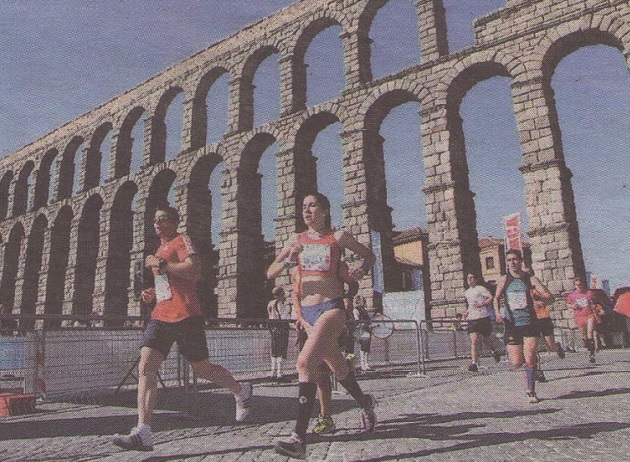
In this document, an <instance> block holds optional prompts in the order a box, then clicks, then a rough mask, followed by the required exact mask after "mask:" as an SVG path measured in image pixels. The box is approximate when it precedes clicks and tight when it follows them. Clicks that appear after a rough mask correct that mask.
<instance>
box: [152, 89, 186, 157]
mask: <svg viewBox="0 0 630 462" xmlns="http://www.w3.org/2000/svg"><path fill="white" fill-rule="evenodd" d="M182 93H184V90H183V89H182V87H179V86H171V87H169V88H168V89H166V91H164V93H163V94H162V96H161V97H160V100H159V101H158V104H157V106H156V107H155V110H154V112H153V114H152V116H151V140H150V153H149V154H150V161H149V165H155V164H159V163H160V162H164V161H165V159H166V136H167V126H166V113H167V111H168V109H169V106H170V105H171V103H172V102H173V100H174V99H175V98H176V97H177V96H179V95H180V94H182ZM182 117H183V114H182ZM180 138H181V134H180Z"/></svg>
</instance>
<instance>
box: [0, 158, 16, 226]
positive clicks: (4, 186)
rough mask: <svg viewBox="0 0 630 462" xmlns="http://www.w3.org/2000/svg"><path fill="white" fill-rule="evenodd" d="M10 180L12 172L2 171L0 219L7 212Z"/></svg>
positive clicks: (5, 215)
mask: <svg viewBox="0 0 630 462" xmlns="http://www.w3.org/2000/svg"><path fill="white" fill-rule="evenodd" d="M12 181H13V172H12V171H11V170H8V171H6V172H4V175H2V180H0V219H5V218H7V214H8V212H9V193H10V190H11V182H12Z"/></svg>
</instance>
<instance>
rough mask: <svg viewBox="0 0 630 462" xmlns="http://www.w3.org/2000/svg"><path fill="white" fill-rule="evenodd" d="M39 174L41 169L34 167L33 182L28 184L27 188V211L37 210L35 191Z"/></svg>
mask: <svg viewBox="0 0 630 462" xmlns="http://www.w3.org/2000/svg"><path fill="white" fill-rule="evenodd" d="M38 174H39V170H36V169H33V171H32V172H31V182H30V184H29V185H28V190H27V193H26V194H27V198H28V200H27V201H26V212H27V213H28V212H31V211H33V210H35V192H36V191H37V176H38Z"/></svg>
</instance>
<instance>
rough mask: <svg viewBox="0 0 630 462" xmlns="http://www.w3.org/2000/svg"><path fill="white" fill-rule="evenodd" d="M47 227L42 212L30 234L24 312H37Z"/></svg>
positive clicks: (25, 277) (26, 263)
mask: <svg viewBox="0 0 630 462" xmlns="http://www.w3.org/2000/svg"><path fill="white" fill-rule="evenodd" d="M47 227H48V220H47V219H46V216H45V215H43V214H40V215H38V216H37V218H35V221H34V222H33V224H32V226H31V230H30V232H29V234H28V243H27V247H26V260H25V262H24V284H23V285H22V307H21V310H20V312H21V313H24V314H35V310H36V306H37V296H38V285H39V273H40V271H41V267H42V256H43V250H44V237H45V234H46V228H47ZM28 325H29V326H33V325H34V321H29V322H28Z"/></svg>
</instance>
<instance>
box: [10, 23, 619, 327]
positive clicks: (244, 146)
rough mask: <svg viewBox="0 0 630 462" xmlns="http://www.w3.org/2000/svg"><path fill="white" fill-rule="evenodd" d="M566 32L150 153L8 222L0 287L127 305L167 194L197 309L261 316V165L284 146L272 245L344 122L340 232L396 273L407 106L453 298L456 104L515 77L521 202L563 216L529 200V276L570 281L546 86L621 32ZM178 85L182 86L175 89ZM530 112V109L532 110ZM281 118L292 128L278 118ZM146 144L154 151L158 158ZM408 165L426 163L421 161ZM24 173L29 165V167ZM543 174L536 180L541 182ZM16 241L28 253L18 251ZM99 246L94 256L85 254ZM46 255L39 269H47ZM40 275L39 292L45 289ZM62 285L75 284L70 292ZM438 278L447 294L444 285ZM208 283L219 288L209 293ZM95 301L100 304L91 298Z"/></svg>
mask: <svg viewBox="0 0 630 462" xmlns="http://www.w3.org/2000/svg"><path fill="white" fill-rule="evenodd" d="M593 22H594V23H595V22H596V21H595V20H593ZM609 24H610V22H609ZM571 27H573V29H572V28H571ZM571 27H568V28H564V29H565V30H566V29H569V30H568V32H564V34H565V35H564V36H563V37H560V38H556V39H555V40H551V39H550V40H547V41H545V40H542V41H540V40H539V41H537V43H536V44H535V45H532V46H533V47H534V48H535V51H536V53H533V54H532V56H535V57H536V59H537V60H536V59H533V58H524V57H522V56H520V55H514V54H511V53H510V50H509V49H505V50H501V51H496V50H479V51H475V52H472V53H470V54H468V55H466V56H464V57H462V58H458V59H456V60H454V61H453V62H450V63H447V64H444V65H443V66H437V67H436V68H435V69H430V70H427V71H423V70H419V71H418V72H409V73H407V74H405V75H402V76H397V77H394V78H392V79H391V80H389V81H385V82H383V83H381V84H379V85H375V86H373V87H371V88H367V89H365V90H363V91H362V92H360V93H358V94H355V95H348V96H347V97H346V99H339V100H335V101H332V102H328V103H324V104H321V105H318V106H315V107H310V108H307V109H306V110H304V111H302V112H300V113H297V114H294V115H293V116H292V118H291V119H285V121H284V123H277V124H276V123H274V124H269V125H265V126H262V127H257V128H255V129H251V130H250V129H248V130H247V131H246V132H243V133H240V134H234V135H233V136H231V137H229V139H227V140H226V141H225V143H219V144H217V145H216V146H210V147H206V149H198V150H191V151H187V152H186V153H185V155H180V156H179V157H178V158H177V159H175V160H174V161H173V162H168V163H164V160H165V159H164V158H162V157H158V158H155V159H153V161H151V162H149V165H150V166H151V167H154V168H150V169H148V168H147V169H145V170H143V171H141V172H139V174H137V175H135V176H133V175H131V176H128V175H125V176H123V177H121V178H114V180H116V181H112V182H110V183H109V184H107V185H104V186H100V187H99V188H98V191H99V192H98V193H94V194H91V193H90V194H87V193H86V194H84V197H85V206H84V207H83V208H82V210H81V212H80V213H79V212H76V214H75V212H74V211H73V210H72V208H71V207H70V206H69V205H62V206H61V208H59V209H56V210H58V212H57V216H56V218H55V219H54V220H53V219H49V218H47V215H46V214H43V215H37V216H36V217H34V218H33V217H32V216H31V217H29V219H33V224H32V226H30V228H29V229H30V231H29V232H28V238H25V235H26V233H25V229H24V225H22V224H21V223H20V222H17V223H15V224H13V223H12V228H11V229H10V230H7V234H8V236H9V237H8V239H7V244H6V245H5V260H4V267H3V274H2V282H1V286H0V292H2V294H3V297H4V300H5V301H6V302H7V303H8V304H9V305H11V306H13V305H14V303H16V294H18V295H19V294H22V295H20V297H21V299H20V300H19V301H20V305H21V306H22V309H24V310H32V309H33V308H34V305H33V303H34V302H33V297H32V295H29V294H27V291H26V289H29V290H30V289H31V288H32V287H35V281H37V282H38V283H39V287H40V293H41V287H43V286H46V293H45V296H40V297H39V298H38V299H37V300H36V302H35V303H36V304H39V305H43V306H44V311H48V310H51V312H54V310H56V309H57V308H56V307H57V305H55V303H61V304H62V305H63V307H64V308H63V310H65V311H66V312H69V311H70V310H69V309H68V307H70V308H71V310H72V311H74V310H75V309H76V310H78V309H79V307H85V306H88V307H91V306H93V301H92V300H93V299H94V300H97V302H98V303H101V302H100V301H99V300H101V299H102V300H103V301H102V304H103V306H104V310H105V313H106V314H115V313H118V312H121V313H122V312H124V311H125V309H127V310H129V306H130V303H131V300H132V297H131V293H130V290H129V288H130V281H131V276H132V271H131V268H132V266H133V261H134V259H137V258H140V257H141V256H142V255H143V254H145V253H146V252H150V251H152V250H154V249H155V247H157V242H156V240H155V236H154V235H153V233H152V227H151V217H152V215H153V212H154V211H155V208H156V207H157V206H158V204H160V203H163V202H165V201H167V200H169V197H172V199H171V200H172V201H174V202H175V203H176V204H177V205H178V207H179V208H180V210H183V212H184V213H183V216H184V217H185V229H186V231H187V232H188V233H189V234H190V235H191V237H193V239H194V240H195V241H196V242H197V243H198V245H199V247H200V252H201V253H202V256H203V261H204V265H206V268H207V270H208V271H207V272H206V274H208V277H209V279H210V280H209V283H207V284H205V285H204V288H205V289H206V290H208V289H212V290H211V291H210V292H212V293H208V294H207V297H206V298H205V300H208V307H207V309H208V310H210V311H212V310H216V306H217V304H220V305H221V306H222V307H223V306H225V307H227V308H229V309H232V308H234V311H233V312H232V313H231V314H235V315H238V316H252V315H257V314H258V310H259V305H260V294H261V293H263V292H264V284H265V282H264V264H262V262H264V258H263V254H262V251H263V250H262V249H264V248H265V239H264V233H263V230H262V221H263V214H264V210H263V207H262V202H263V200H262V197H263V192H262V180H263V179H262V178H261V174H260V169H261V166H260V163H261V158H262V157H263V155H264V153H266V152H267V150H268V149H269V148H270V147H271V146H273V145H274V144H277V145H278V146H279V147H280V151H279V152H277V153H276V156H275V159H274V160H275V162H276V165H275V176H276V178H277V179H278V180H277V187H276V200H275V202H276V204H277V207H276V208H275V209H276V214H275V217H274V219H273V220H274V223H275V241H276V244H277V245H280V244H281V243H282V242H283V241H284V240H285V239H286V237H287V236H288V234H289V233H291V232H294V231H296V230H297V229H299V221H300V220H299V218H298V217H299V216H300V214H299V207H300V204H299V201H300V199H301V197H302V196H303V195H304V194H305V193H306V192H307V191H310V190H313V189H315V188H317V187H318V186H319V187H320V189H321V186H322V184H325V183H324V181H323V179H322V178H321V176H322V175H321V173H320V172H319V171H318V159H317V158H316V156H314V154H313V146H314V144H315V143H316V140H317V138H318V136H319V135H320V133H322V132H323V131H325V130H326V129H327V128H328V127H330V126H333V125H336V124H339V126H341V127H342V130H341V136H340V139H339V145H340V147H341V156H342V165H343V172H342V177H341V180H340V181H341V183H342V185H343V186H342V189H343V191H344V198H343V200H341V201H339V202H341V203H342V215H343V218H342V223H343V225H344V226H346V227H348V228H350V229H351V231H352V232H353V233H354V234H356V235H358V236H359V237H360V238H361V239H362V240H364V241H366V242H368V243H369V240H370V236H371V234H370V233H372V232H376V233H378V234H379V235H380V239H381V252H382V259H383V264H384V267H385V268H394V267H395V262H394V258H393V246H392V239H393V231H394V224H393V220H392V208H391V206H390V203H389V202H390V201H389V198H388V194H389V192H390V191H391V189H390V188H389V187H388V184H387V183H388V181H387V178H386V177H387V174H386V169H387V165H386V162H385V158H384V153H383V143H384V141H385V140H384V138H383V136H382V133H381V128H382V125H383V123H384V120H385V119H386V118H387V116H388V115H389V114H390V112H391V111H392V110H393V109H394V108H397V107H399V106H401V105H404V104H408V103H414V104H416V105H419V106H420V109H421V110H419V111H418V112H419V113H420V118H421V123H420V125H421V132H422V133H421V136H422V146H421V147H418V150H419V151H421V152H422V157H423V160H424V173H425V180H424V184H423V190H424V193H425V206H426V209H427V226H428V229H429V253H430V257H431V271H430V273H431V276H432V277H431V288H432V290H434V295H435V298H436V299H438V300H447V301H448V300H452V299H454V298H455V295H453V294H454V293H455V289H457V288H459V287H461V285H462V284H463V274H465V273H466V272H469V271H473V272H479V268H480V262H479V251H478V244H477V241H478V240H477V230H476V227H477V223H476V213H475V207H476V205H475V202H474V195H473V194H472V193H471V187H470V184H469V183H470V181H469V165H468V162H469V160H468V159H467V155H466V147H465V139H464V130H463V126H462V123H463V121H462V118H461V116H460V106H461V103H462V100H463V98H464V97H465V95H466V94H467V93H468V91H469V90H470V89H471V88H472V87H474V86H475V85H476V84H478V83H479V82H482V81H484V80H487V79H489V78H492V77H496V76H500V77H504V78H509V79H512V85H511V86H512V98H513V100H514V107H515V112H516V118H517V129H518V131H519V134H520V135H521V149H522V151H523V152H522V153H523V166H522V172H523V176H524V177H525V179H526V180H525V184H526V190H527V191H526V192H527V193H528V194H529V193H530V192H531V190H533V188H534V187H536V188H539V189H540V190H541V191H542V193H537V194H539V195H540V194H541V195H540V197H544V200H545V201H548V203H555V204H558V205H559V206H560V209H561V210H562V212H563V213H561V214H558V213H555V214H552V213H547V211H546V210H545V206H546V205H548V204H545V203H542V202H541V200H540V199H539V198H538V197H539V196H538V195H535V197H534V199H533V200H532V202H531V203H530V204H528V209H527V210H528V213H529V215H530V217H535V218H537V219H538V220H539V221H540V224H532V223H530V229H531V230H532V231H533V232H532V235H533V236H535V237H537V240H536V239H534V240H533V245H534V246H535V247H538V248H535V249H534V250H536V251H538V253H539V254H540V253H541V251H542V254H543V258H539V259H538V261H535V262H534V264H538V265H539V267H538V268H535V269H536V270H537V271H538V270H543V272H544V271H547V272H548V273H547V274H545V275H543V277H544V279H546V280H556V281H559V282H561V283H565V282H567V278H570V277H572V275H571V274H569V270H571V271H573V272H577V273H579V272H583V271H584V265H583V262H582V261H581V255H580V244H579V234H578V233H577V232H576V228H577V220H576V217H575V210H574V202H573V197H572V191H571V184H570V182H569V179H570V178H569V177H568V176H567V170H566V166H564V159H563V153H562V143H561V139H560V130H559V122H558V120H557V114H556V109H555V105H554V98H553V90H552V88H551V84H550V83H551V77H552V75H553V72H554V70H555V68H556V66H557V64H558V62H559V61H560V60H561V59H562V58H563V57H564V56H566V55H567V54H569V53H571V52H573V51H575V50H576V49H577V48H579V47H583V46H587V45H592V44H595V43H599V44H604V45H612V46H614V47H615V48H616V49H618V50H620V51H624V50H626V51H627V50H628V49H629V47H628V46H627V44H624V42H623V37H625V36H623V35H622V36H619V37H618V36H617V33H616V31H617V28H615V27H613V26H610V27H611V32H608V31H606V30H602V29H599V28H598V27H592V28H591V29H586V30H585V28H584V27H583V22H582V21H579V23H577V22H576V25H574V26H571ZM423 72H426V75H425V74H423ZM429 74H433V75H439V76H440V77H439V79H437V80H433V81H432V80H430V79H428V78H427V75H429ZM172 88H173V87H169V89H167V90H166V91H165V92H164V93H163V94H164V95H168V97H166V99H160V101H173V99H174V98H175V96H176V94H177V91H174V90H173V89H172ZM178 88H179V89H181V90H182V91H184V90H183V87H178ZM166 106H168V104H167V103H164V104H163V105H160V104H158V105H157V106H156V107H157V108H158V109H159V110H156V112H155V113H156V114H158V113H159V114H160V120H163V119H162V118H161V116H162V115H163V114H164V113H165V108H166ZM531 107H534V108H536V110H535V111H532V110H530V108H531ZM132 112H133V111H132ZM193 113H194V111H193ZM139 117H140V116H139ZM190 120H192V118H191V119H190ZM287 120H290V123H286V122H287ZM149 121H150V122H151V126H152V127H153V126H154V125H155V127H158V128H155V130H156V131H154V132H153V131H150V132H149V133H150V134H155V133H161V132H160V130H161V128H159V124H157V123H156V124H154V123H153V122H155V121H154V117H151V118H150V119H149ZM112 126H113V124H112ZM189 128H190V127H189ZM250 128H251V127H250ZM162 133H163V132H162ZM114 138H120V137H119V136H115V137H114ZM145 139H148V140H149V144H150V145H151V146H154V147H155V146H158V145H159V146H161V144H159V143H162V141H163V140H162V141H159V143H158V141H154V138H152V137H146V136H145ZM78 141H79V140H76V141H75V144H77V143H78ZM530 141H531V142H530ZM210 148H212V149H210ZM156 149H157V151H151V152H159V149H158V148H156ZM206 153H207V154H206ZM60 165H61V164H60ZM416 168H417V170H420V169H422V168H423V167H422V165H420V162H419V163H418V165H417V166H416ZM33 169H34V166H33V167H32V168H31V170H30V171H32V170H33ZM60 171H62V169H61V167H60ZM541 171H544V173H545V175H546V177H543V179H542V180H541V179H540V177H541V175H540V172H541ZM215 172H220V174H221V175H222V176H221V183H220V187H219V188H216V187H215V188H214V189H213V188H211V187H210V183H211V182H212V181H211V177H212V176H213V174H214V173H215ZM411 174H417V172H411ZM127 176H128V178H125V177H127ZM0 184H4V183H0ZM174 184H178V186H173V185H174ZM558 184H559V186H558ZM218 196H220V198H221V201H220V210H221V213H220V215H221V216H222V218H223V223H222V225H221V228H220V230H221V231H220V236H217V233H216V232H215V233H212V232H211V230H210V229H209V228H212V222H213V220H214V219H215V217H216V216H217V214H218V210H217V202H216V200H215V199H216V198H217V197H218ZM35 197H37V194H35ZM66 204H67V202H66ZM51 208H52V207H51ZM213 211H214V213H213ZM33 215H36V214H33ZM40 217H41V218H40ZM60 217H61V218H60ZM104 217H105V218H104ZM48 220H51V223H52V226H51V231H50V236H49V237H50V242H51V246H55V245H56V247H55V251H54V252H53V251H52V250H51V251H50V253H49V254H48V253H47V252H46V251H44V250H40V249H43V248H44V247H45V246H44V245H43V244H41V243H42V242H47V240H48V236H47V235H46V233H48V231H42V230H47V229H48V226H47V225H48ZM58 220H61V221H59V222H58ZM14 221H15V220H14ZM55 229H59V230H60V231H59V234H55ZM68 229H69V230H70V234H68V235H74V236H75V237H76V239H74V238H68V237H66V238H65V240H64V238H62V237H59V236H62V234H61V233H62V231H63V230H66V231H67V230H68ZM566 230H568V232H567V233H566V242H560V243H561V244H562V245H566V246H567V248H568V249H569V250H570V251H571V252H570V253H569V257H568V259H569V260H570V261H569V263H568V264H567V262H561V261H560V260H561V259H562V258H566V257H559V256H556V257H555V258H556V260H555V261H550V265H555V266H556V269H554V270H553V271H552V270H551V268H549V269H548V267H547V266H545V265H546V264H547V263H546V262H543V260H544V259H547V260H548V258H547V254H545V252H544V251H545V250H546V248H547V247H548V242H547V241H545V239H544V238H545V236H546V235H554V236H556V235H558V236H560V237H559V238H558V241H559V240H560V239H565V234H562V233H564V232H565V231H566ZM41 236H44V237H43V238H42V237H41ZM24 239H26V245H21V243H22V242H23V241H24ZM554 239H556V237H554ZM558 241H556V242H558ZM75 242H76V244H75ZM95 242H96V243H97V244H96V245H97V247H94V245H95V244H94V243H95ZM55 243H56V244H55ZM16 247H17V249H18V250H16ZM66 248H67V249H68V250H67V251H66V250H65V249H66ZM22 249H24V251H23V252H22ZM217 249H218V253H217ZM22 254H23V255H25V256H26V259H25V261H26V264H25V266H24V270H23V274H21V273H20V271H21V270H20V269H19V265H18V263H17V262H18V261H20V259H21V257H22ZM47 255H49V257H47ZM453 256H456V257H457V259H459V260H457V261H459V262H461V264H452V262H451V264H450V267H448V265H446V264H445V263H444V262H445V261H447V262H449V261H451V260H452V258H451V257H453ZM47 258H48V270H46V269H45V268H46V259H47ZM73 259H76V261H74V260H73ZM64 262H65V265H66V268H69V269H68V271H70V273H68V272H67V271H64V272H63V281H64V282H65V286H67V287H73V288H72V289H69V290H70V292H71V293H65V292H64V293H63V294H61V295H60V294H59V290H60V289H59V287H63V286H64V284H63V283H62V284H59V282H60V281H61V279H62V276H60V275H59V274H60V273H61V271H58V272H57V273H59V274H57V273H55V274H53V273H51V271H52V268H53V267H55V268H61V266H62V264H64ZM558 266H564V268H563V269H566V270H567V271H566V272H564V273H562V274H559V273H558V272H557V267H558ZM42 268H43V269H42ZM92 268H94V272H92ZM554 271H555V273H554ZM40 273H41V274H40ZM102 275H105V277H104V281H105V282H104V285H103V287H100V286H99V284H100V282H98V281H99V277H98V276H102ZM55 278H57V279H55ZM458 278H461V280H460V281H458ZM43 280H44V281H45V284H42V282H43ZM51 280H54V284H53V283H51V282H50V281H51ZM12 281H13V282H12ZM68 281H70V282H71V283H72V284H70V285H68ZM447 281H448V282H449V283H450V284H452V286H451V287H448V288H447V287H446V282H447ZM97 282H98V283H97ZM371 284H372V282H371V281H370V282H367V281H364V285H363V290H368V289H370V288H371ZM396 284H397V281H396V271H385V289H386V290H388V289H395V286H396ZM215 288H216V289H218V290H216V293H215V290H214V289H215ZM49 289H50V295H49ZM117 289H120V290H117ZM123 289H126V290H123ZM29 293H32V290H31V291H30V292H29ZM94 294H96V295H98V297H92V295H94ZM29 297H31V298H29ZM42 297H43V298H42ZM99 297H100V298H99ZM108 297H109V298H108ZM59 300H61V302H60V301H59ZM125 302H126V303H125ZM25 303H26V304H25ZM59 306H61V305H59ZM121 307H123V308H121ZM82 309H83V308H82ZM116 310H120V311H116Z"/></svg>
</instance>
